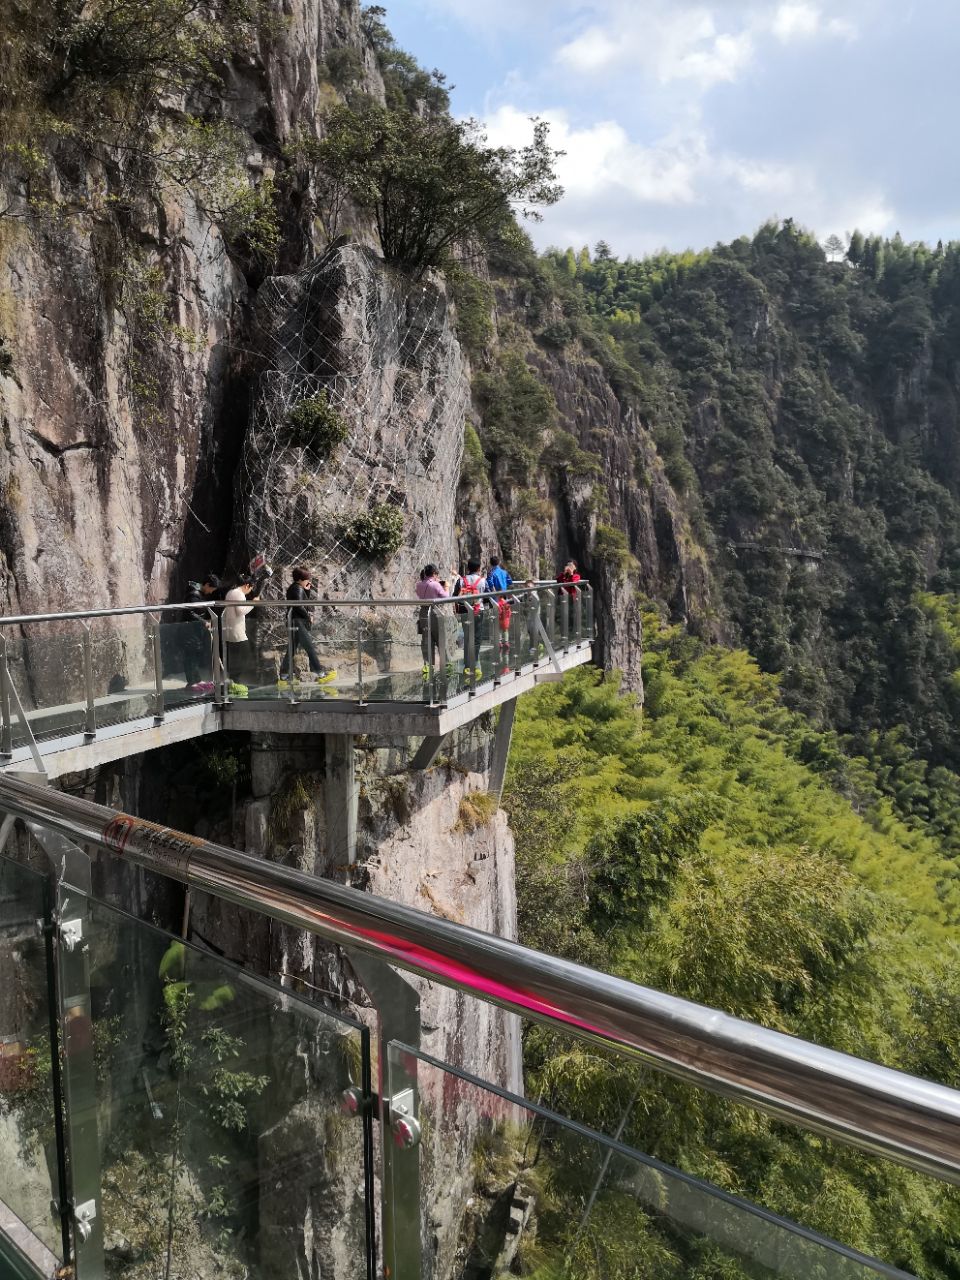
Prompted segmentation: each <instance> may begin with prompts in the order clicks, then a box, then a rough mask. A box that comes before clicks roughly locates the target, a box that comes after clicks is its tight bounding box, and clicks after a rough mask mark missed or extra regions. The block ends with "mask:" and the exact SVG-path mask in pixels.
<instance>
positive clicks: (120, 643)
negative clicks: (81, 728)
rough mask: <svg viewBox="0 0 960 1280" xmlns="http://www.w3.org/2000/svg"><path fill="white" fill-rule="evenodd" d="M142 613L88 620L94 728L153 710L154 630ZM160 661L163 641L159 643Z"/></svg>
mask: <svg viewBox="0 0 960 1280" xmlns="http://www.w3.org/2000/svg"><path fill="white" fill-rule="evenodd" d="M155 628H157V632H158V635H159V632H161V631H162V630H163V628H162V627H159V626H158V624H157V622H156V620H155V619H153V618H150V617H148V616H147V615H146V614H130V615H127V616H122V617H112V618H93V619H91V621H90V646H91V664H90V665H91V674H92V684H93V701H94V707H95V715H96V727H97V729H98V730H100V729H104V728H109V727H110V726H111V725H117V724H125V723H127V722H128V721H130V720H142V719H145V718H147V717H150V716H153V715H155V714H156V713H157V709H158V708H157V683H156V674H155V673H156V664H155V661H154V657H155V647H154V630H155ZM159 647H160V653H161V662H162V655H163V644H162V641H161V642H160V646H159Z"/></svg>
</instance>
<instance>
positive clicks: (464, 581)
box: [458, 573, 483, 614]
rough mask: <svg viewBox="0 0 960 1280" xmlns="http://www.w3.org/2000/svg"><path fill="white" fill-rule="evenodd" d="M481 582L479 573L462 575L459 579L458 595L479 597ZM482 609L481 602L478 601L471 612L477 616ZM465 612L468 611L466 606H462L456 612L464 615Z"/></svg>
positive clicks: (481, 578)
mask: <svg viewBox="0 0 960 1280" xmlns="http://www.w3.org/2000/svg"><path fill="white" fill-rule="evenodd" d="M482 581H483V576H482V574H479V573H468V574H464V576H463V577H462V578H461V579H460V594H461V595H462V596H476V595H479V594H480V583H481V582H482ZM482 607H483V602H482V601H480V600H478V601H477V602H476V603H475V604H474V606H473V612H474V613H476V614H479V612H480V610H481V608H482ZM467 611H468V606H467V605H463V606H462V608H461V609H459V610H458V612H463V613H466V612H467Z"/></svg>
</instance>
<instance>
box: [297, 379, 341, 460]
mask: <svg viewBox="0 0 960 1280" xmlns="http://www.w3.org/2000/svg"><path fill="white" fill-rule="evenodd" d="M287 431H288V439H289V442H290V443H291V444H292V445H296V446H297V447H299V448H301V449H309V450H310V451H311V453H315V454H317V455H318V456H319V457H322V458H326V457H329V455H330V454H331V453H333V451H334V450H335V449H336V448H337V446H338V445H340V444H342V443H343V442H344V440H346V438H347V435H348V429H347V424H346V423H345V422H344V420H343V415H342V414H341V413H339V412H338V411H337V410H336V409H335V408H334V407H333V405H332V404H331V403H330V401H329V399H328V398H327V393H326V391H319V392H318V393H317V394H316V395H315V396H310V397H308V398H307V399H306V400H301V401H300V402H299V403H298V404H295V405H294V406H293V408H292V409H291V410H290V412H289V414H288V415H287Z"/></svg>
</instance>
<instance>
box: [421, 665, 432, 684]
mask: <svg viewBox="0 0 960 1280" xmlns="http://www.w3.org/2000/svg"><path fill="white" fill-rule="evenodd" d="M420 675H421V678H422V679H424V680H429V679H430V668H429V667H428V666H427V664H426V663H424V664H423V667H422V669H421V671H420Z"/></svg>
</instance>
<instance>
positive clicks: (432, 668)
mask: <svg viewBox="0 0 960 1280" xmlns="http://www.w3.org/2000/svg"><path fill="white" fill-rule="evenodd" d="M435 616H436V615H435V614H434V612H433V605H432V604H431V605H427V617H426V621H425V622H424V627H425V628H426V629H425V631H424V633H423V634H424V640H425V643H426V646H427V662H426V667H427V680H426V685H427V688H426V693H427V696H426V698H425V699H424V701H425V702H428V703H429V704H430V706H431V707H432V706H433V705H434V703H435V702H436V700H437V699H436V696H435V691H436V684H435V681H436V678H437V672H436V664H435V663H434V660H433V620H434V617H435ZM438 634H439V633H438Z"/></svg>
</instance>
